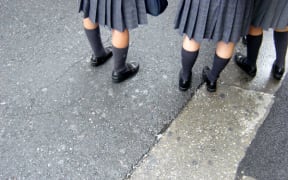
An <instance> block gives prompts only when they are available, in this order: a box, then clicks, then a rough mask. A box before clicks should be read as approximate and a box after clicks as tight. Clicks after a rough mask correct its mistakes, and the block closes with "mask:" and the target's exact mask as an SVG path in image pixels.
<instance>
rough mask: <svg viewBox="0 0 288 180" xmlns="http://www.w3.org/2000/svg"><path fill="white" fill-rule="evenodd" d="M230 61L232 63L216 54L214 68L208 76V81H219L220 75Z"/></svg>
mask: <svg viewBox="0 0 288 180" xmlns="http://www.w3.org/2000/svg"><path fill="white" fill-rule="evenodd" d="M229 61H230V58H228V59H224V58H220V57H219V56H217V54H216V53H215V55H214V60H213V66H212V69H211V71H210V73H209V74H208V79H209V80H210V81H211V82H214V81H216V80H217V79H218V77H219V75H220V73H221V72H222V71H223V69H224V68H225V67H226V66H227V64H228V63H229Z"/></svg>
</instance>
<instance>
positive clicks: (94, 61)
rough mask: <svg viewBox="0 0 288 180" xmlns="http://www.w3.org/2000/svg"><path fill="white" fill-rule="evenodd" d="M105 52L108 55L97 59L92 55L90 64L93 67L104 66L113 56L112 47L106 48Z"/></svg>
mask: <svg viewBox="0 0 288 180" xmlns="http://www.w3.org/2000/svg"><path fill="white" fill-rule="evenodd" d="M105 52H106V55H105V56H101V57H96V56H95V55H94V54H92V57H91V59H90V64H91V65H92V66H95V67H96V66H100V65H102V64H104V63H105V62H107V60H108V59H110V58H111V57H112V55H113V53H112V47H111V46H109V47H106V48H105Z"/></svg>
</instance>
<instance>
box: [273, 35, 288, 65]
mask: <svg viewBox="0 0 288 180" xmlns="http://www.w3.org/2000/svg"><path fill="white" fill-rule="evenodd" d="M274 44H275V49H276V65H277V66H278V67H284V66H285V58H286V53H287V46H288V32H276V31H274Z"/></svg>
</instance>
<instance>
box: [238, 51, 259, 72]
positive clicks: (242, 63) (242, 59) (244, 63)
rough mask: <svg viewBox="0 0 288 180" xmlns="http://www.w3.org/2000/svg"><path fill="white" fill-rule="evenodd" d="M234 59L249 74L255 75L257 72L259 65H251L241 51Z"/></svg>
mask: <svg viewBox="0 0 288 180" xmlns="http://www.w3.org/2000/svg"><path fill="white" fill-rule="evenodd" d="M234 60H235V62H236V64H237V65H238V66H239V67H240V68H241V69H242V70H243V71H244V72H246V73H247V74H248V75H249V76H251V77H255V76H256V73H257V67H256V66H251V65H248V64H247V57H246V56H243V55H242V54H240V53H236V54H235V56H234Z"/></svg>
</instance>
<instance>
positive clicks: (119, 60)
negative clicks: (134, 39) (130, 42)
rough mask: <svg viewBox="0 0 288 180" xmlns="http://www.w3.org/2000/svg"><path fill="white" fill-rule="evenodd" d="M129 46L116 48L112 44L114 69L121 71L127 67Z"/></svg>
mask: <svg viewBox="0 0 288 180" xmlns="http://www.w3.org/2000/svg"><path fill="white" fill-rule="evenodd" d="M128 49H129V46H128V47H126V48H116V47H114V46H112V51H113V57H114V71H116V72H121V71H124V70H125V69H126V58H127V54H128Z"/></svg>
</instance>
